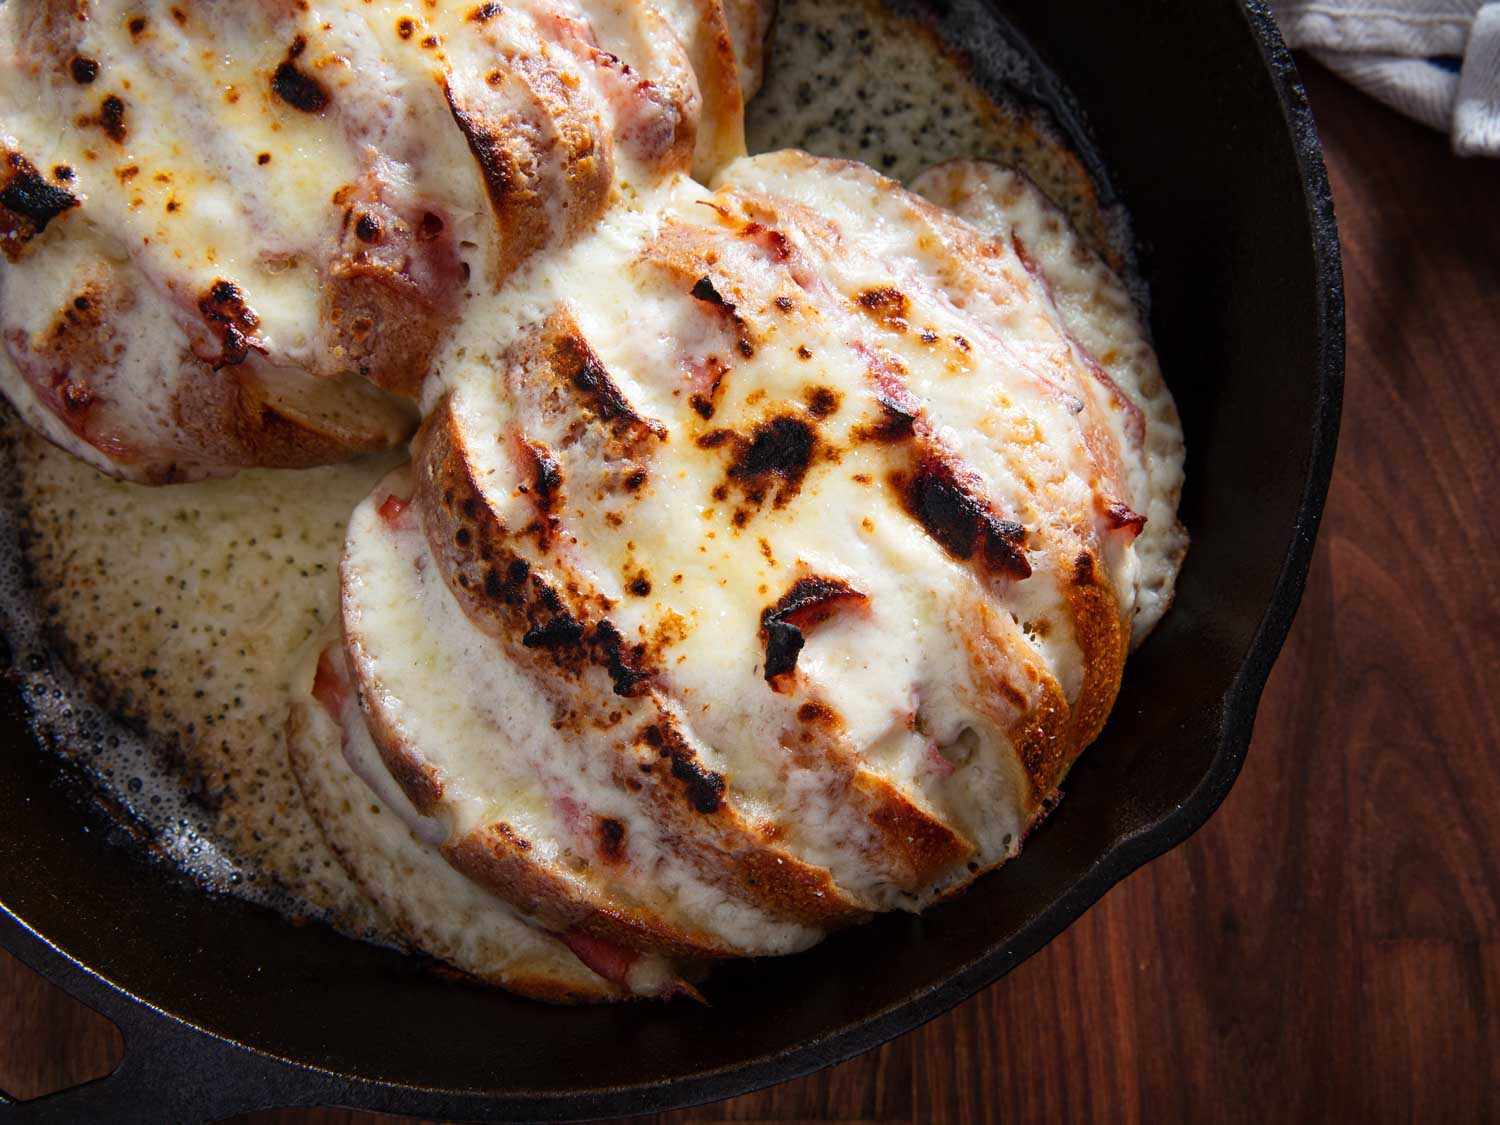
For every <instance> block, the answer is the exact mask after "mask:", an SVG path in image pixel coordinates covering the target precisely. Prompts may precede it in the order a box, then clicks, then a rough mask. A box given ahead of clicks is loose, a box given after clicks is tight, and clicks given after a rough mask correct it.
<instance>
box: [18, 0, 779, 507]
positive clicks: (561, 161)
mask: <svg viewBox="0 0 1500 1125" xmlns="http://www.w3.org/2000/svg"><path fill="white" fill-rule="evenodd" d="M727 12H728V15H726V7H725V6H724V5H721V4H720V2H719V0H672V2H668V3H662V4H653V3H644V2H642V0H598V2H593V0H591V2H587V3H583V4H581V5H576V4H571V3H559V2H557V0H534V2H524V3H508V4H504V5H501V4H479V3H477V2H476V4H473V5H470V4H453V3H443V4H420V5H411V6H407V5H404V4H396V3H380V4H367V3H352V2H351V3H337V2H336V3H316V4H315V3H309V2H308V0H249V2H247V3H240V4H230V3H223V2H194V3H188V2H182V3H166V2H160V0H140V2H135V0H132V2H131V3H122V2H117V0H8V2H6V3H4V4H0V250H3V252H4V258H5V261H4V262H3V263H0V342H3V347H0V389H3V390H4V392H5V394H6V396H7V397H8V398H9V399H10V401H11V402H12V403H13V404H14V405H15V406H16V408H17V409H18V410H19V411H20V413H21V414H22V416H23V417H24V418H25V420H26V421H27V422H28V423H29V424H30V425H32V426H33V427H34V428H36V429H37V430H39V431H40V432H41V433H42V434H44V435H45V436H46V437H48V438H49V439H51V440H52V441H54V442H56V443H58V444H60V445H62V446H63V447H64V448H66V449H68V450H70V451H71V452H73V453H75V454H76V455H78V456H80V457H83V458H84V459H86V460H88V461H89V462H90V463H91V464H93V465H95V466H96V467H97V468H99V469H102V470H103V471H105V472H108V473H111V474H113V475H116V476H120V477H124V478H127V479H131V480H139V481H146V482H152V483H159V482H168V481H179V480H188V479H194V478H199V477H204V476H215V475H223V474H226V473H229V472H233V471H234V470H236V469H239V468H244V467H249V466H278V467H301V466H307V465H313V464H320V463H325V462H329V461H336V460H341V459H343V458H347V457H350V456H354V455H356V454H358V453H361V452H368V451H370V450H374V449H380V448H385V447H388V446H390V445H394V444H397V443H399V442H400V441H402V440H404V439H405V438H406V437H408V436H409V435H410V433H411V430H412V428H413V427H414V425H415V420H416V411H415V410H414V409H413V408H412V407H411V405H410V404H409V403H408V402H407V401H405V399H409V398H410V397H411V396H413V395H415V393H416V391H417V389H418V388H419V387H420V385H421V382H422V379H423V378H424V376H425V375H426V374H427V369H428V364H429V360H430V357H431V355H432V352H433V349H434V347H435V346H436V343H437V341H438V340H439V339H440V338H441V336H442V335H443V333H444V332H445V331H446V330H447V329H448V327H449V325H451V323H452V322H453V321H454V320H456V319H457V318H459V317H461V316H462V315H463V309H464V305H465V294H466V283H467V281H468V280H469V275H470V272H471V270H473V269H476V268H482V269H484V270H485V271H486V273H487V277H486V280H487V281H489V282H493V283H496V284H498V283H500V282H502V281H503V280H504V278H505V276H506V275H507V274H508V273H509V272H511V271H512V270H514V269H515V268H516V266H517V265H519V264H520V263H521V262H522V261H524V260H525V259H526V257H527V256H528V255H530V254H533V253H535V252H536V251H537V250H538V249H540V248H543V247H546V246H549V245H552V244H555V243H557V242H559V241H563V240H566V239H567V238H569V237H572V236H573V235H575V234H576V233H577V232H578V231H579V230H581V229H585V228H587V227H588V225H589V224H590V223H592V222H593V220H594V219H596V218H597V217H598V215H599V214H600V213H601V212H602V211H603V210H604V209H605V208H606V207H607V206H609V204H610V202H611V200H612V199H613V198H614V197H615V196H616V195H617V194H618V193H619V192H621V191H622V190H629V189H630V187H631V185H632V184H633V182H634V181H635V180H636V179H637V178H649V177H651V176H655V175H660V174H663V173H665V172H669V171H671V172H675V171H678V170H680V169H687V168H696V170H697V171H698V173H699V174H700V175H707V174H709V173H711V172H712V171H713V170H714V169H715V168H716V167H717V166H718V165H719V164H721V163H722V162H723V161H725V160H727V159H732V158H733V157H734V156H737V155H739V154H740V153H741V152H743V146H744V141H743V133H744V130H743V125H742V121H743V107H744V96H745V91H746V90H747V89H753V88H754V85H755V83H756V82H757V81H758V75H759V70H758V66H759V53H760V46H759V43H760V37H761V36H762V35H763V33H764V30H765V22H766V19H767V18H768V13H767V12H766V11H764V10H763V9H762V8H761V6H760V3H759V0H733V2H732V3H730V4H729V5H728V6H727ZM731 27H733V28H734V29H735V30H737V31H739V32H740V33H741V34H743V35H744V36H747V38H746V40H745V42H746V44H747V45H746V48H745V56H746V58H747V60H748V61H747V65H746V66H745V67H744V68H741V66H740V65H739V63H738V62H737V58H736V55H735V51H734V47H733V43H732V42H731V40H730V30H731ZM695 68H696V73H695ZM481 242H485V243H493V245H485V246H480V245H479V243H481ZM481 263H483V264H482V266H481Z"/></svg>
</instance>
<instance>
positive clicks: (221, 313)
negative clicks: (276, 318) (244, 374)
mask: <svg viewBox="0 0 1500 1125" xmlns="http://www.w3.org/2000/svg"><path fill="white" fill-rule="evenodd" d="M198 311H199V312H200V313H201V314H202V315H203V319H204V321H205V322H207V323H208V325H209V326H210V327H211V328H213V329H214V330H215V331H216V332H217V333H218V335H219V343H220V346H221V349H222V350H221V352H220V354H219V355H218V356H217V357H214V358H211V359H209V361H208V362H210V363H211V364H212V365H213V366H214V367H232V366H236V365H238V364H241V363H244V362H245V359H246V357H248V356H249V354H250V352H251V350H252V349H253V350H256V351H264V350H265V345H264V344H262V343H261V341H260V340H259V338H258V337H256V335H255V330H256V329H257V328H258V327H260V317H258V316H256V315H255V312H254V310H253V309H251V308H250V307H249V306H248V305H247V304H245V295H244V293H242V292H241V291H240V287H239V286H238V285H236V284H234V282H232V281H226V280H224V279H223V278H220V279H219V280H217V281H215V282H214V283H213V284H212V285H211V286H209V288H208V291H207V292H206V293H204V294H203V296H201V297H200V298H199V299H198Z"/></svg>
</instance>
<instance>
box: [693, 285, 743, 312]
mask: <svg viewBox="0 0 1500 1125" xmlns="http://www.w3.org/2000/svg"><path fill="white" fill-rule="evenodd" d="M690 292H691V293H692V295H693V296H694V297H695V298H696V299H697V300H699V301H702V302H703V303H704V304H708V305H716V306H718V307H719V308H721V309H728V310H729V311H730V312H734V305H733V304H731V303H730V302H729V301H726V300H725V299H724V298H723V297H722V296H721V295H720V293H719V291H718V290H717V289H715V288H714V283H713V279H712V278H709V277H700V278H699V279H698V280H697V281H695V282H693V288H692V289H691V290H690Z"/></svg>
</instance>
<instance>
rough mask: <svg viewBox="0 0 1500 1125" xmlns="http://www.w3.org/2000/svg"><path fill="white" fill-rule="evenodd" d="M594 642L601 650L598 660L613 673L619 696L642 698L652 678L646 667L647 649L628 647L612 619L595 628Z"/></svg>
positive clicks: (611, 677) (612, 679)
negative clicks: (643, 691) (638, 696)
mask: <svg viewBox="0 0 1500 1125" xmlns="http://www.w3.org/2000/svg"><path fill="white" fill-rule="evenodd" d="M593 642H594V646H595V648H596V650H597V655H596V660H598V661H599V662H600V663H602V664H603V665H604V669H605V671H607V672H608V673H609V678H610V680H611V681H612V682H613V684H614V688H615V694H616V695H623V696H626V697H629V696H633V695H639V694H640V693H641V691H642V689H643V688H644V686H645V685H646V683H647V681H649V680H650V679H651V672H650V670H649V669H648V668H646V667H645V659H646V646H645V645H643V644H636V645H627V644H626V643H625V639H624V638H623V637H621V636H620V631H619V630H618V629H616V628H615V626H614V623H613V622H612V621H610V620H608V619H605V620H603V621H600V622H599V624H597V625H595V626H594V634H593Z"/></svg>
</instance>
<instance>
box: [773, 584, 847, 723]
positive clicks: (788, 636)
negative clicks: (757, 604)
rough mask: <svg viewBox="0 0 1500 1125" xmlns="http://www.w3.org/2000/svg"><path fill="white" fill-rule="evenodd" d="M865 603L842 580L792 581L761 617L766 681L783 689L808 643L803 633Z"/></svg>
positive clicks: (805, 720) (778, 688)
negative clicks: (852, 607) (850, 607)
mask: <svg viewBox="0 0 1500 1125" xmlns="http://www.w3.org/2000/svg"><path fill="white" fill-rule="evenodd" d="M866 600H867V598H866V596H865V595H864V594H863V593H861V592H860V591H858V590H856V589H854V588H853V587H852V586H850V585H849V583H847V582H845V581H844V580H843V579H841V578H824V577H820V576H817V575H813V576H811V577H807V578H799V579H798V580H797V581H796V582H794V583H793V584H792V587H791V589H789V590H788V591H787V592H786V593H785V594H783V595H782V596H781V598H780V599H779V600H778V601H777V602H776V604H775V605H772V606H767V607H766V608H765V609H764V610H763V611H762V612H761V615H760V629H761V638H762V639H763V640H764V642H765V653H766V657H765V678H766V682H767V683H769V684H771V686H772V687H774V688H776V689H777V690H782V689H783V688H784V687H785V683H784V677H786V676H787V675H789V674H790V673H791V672H792V671H793V670H794V669H795V668H796V667H797V657H798V655H799V654H800V653H801V652H802V648H803V646H804V645H805V644H806V643H807V639H806V636H805V633H806V631H807V630H809V629H811V628H813V627H814V626H815V625H818V624H821V623H822V622H824V621H827V620H828V619H829V618H830V617H832V616H833V614H834V613H836V612H837V611H838V610H839V609H840V608H843V607H846V606H852V605H858V604H862V603H864V602H865V601H866ZM803 721H804V722H807V721H808V720H807V719H803Z"/></svg>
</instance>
